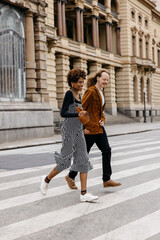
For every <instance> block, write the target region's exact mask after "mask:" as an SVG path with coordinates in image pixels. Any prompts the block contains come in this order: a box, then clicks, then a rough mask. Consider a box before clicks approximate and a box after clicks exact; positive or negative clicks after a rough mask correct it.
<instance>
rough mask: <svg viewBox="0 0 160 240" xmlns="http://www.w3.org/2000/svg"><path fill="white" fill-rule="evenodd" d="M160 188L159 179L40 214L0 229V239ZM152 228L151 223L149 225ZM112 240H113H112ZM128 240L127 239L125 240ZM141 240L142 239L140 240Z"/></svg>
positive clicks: (68, 219)
mask: <svg viewBox="0 0 160 240" xmlns="http://www.w3.org/2000/svg"><path fill="white" fill-rule="evenodd" d="M159 188H160V178H159V179H155V180H152V181H149V182H146V183H143V184H140V185H137V186H134V187H130V188H127V189H125V190H121V191H117V192H114V193H111V194H109V195H105V196H103V197H100V198H99V200H98V202H97V203H95V204H91V203H83V204H82V203H79V204H76V205H73V206H70V207H66V208H62V209H60V210H57V211H52V212H49V213H45V214H41V215H38V216H36V217H32V218H29V219H26V220H22V221H19V222H16V223H13V224H10V225H8V226H4V227H2V228H0V239H3V240H14V239H17V238H20V237H24V236H27V235H29V234H33V233H35V232H39V231H42V230H45V229H47V228H49V227H53V226H55V225H57V224H61V223H65V222H68V221H71V220H73V219H76V218H79V217H83V216H86V215H88V214H91V213H95V212H97V211H100V210H103V209H106V208H109V207H111V206H114V205H115V204H119V203H122V202H125V201H127V200H131V199H134V198H137V197H139V196H142V195H144V194H147V193H149V192H152V191H155V190H157V189H159ZM150 226H152V223H150ZM107 240H108V239H107ZM112 240H113V239H112ZM127 240H129V239H127ZM141 240H142V239H141Z"/></svg>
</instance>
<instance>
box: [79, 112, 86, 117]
mask: <svg viewBox="0 0 160 240" xmlns="http://www.w3.org/2000/svg"><path fill="white" fill-rule="evenodd" d="M86 114H87V112H86V111H81V112H79V114H78V116H79V117H82V116H84V115H86Z"/></svg>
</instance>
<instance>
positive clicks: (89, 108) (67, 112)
mask: <svg viewBox="0 0 160 240" xmlns="http://www.w3.org/2000/svg"><path fill="white" fill-rule="evenodd" d="M85 78H86V73H85V72H84V71H83V70H81V69H72V70H70V71H69V73H68V76H67V82H68V85H69V87H70V90H68V91H67V92H66V94H65V97H64V100H63V105H62V109H61V116H62V117H64V122H63V125H62V148H61V152H60V153H57V152H55V161H56V167H55V168H54V169H53V170H52V171H51V172H50V173H49V174H48V176H43V177H42V182H41V187H40V188H41V193H42V194H43V195H45V194H46V193H47V189H48V184H49V182H50V181H51V179H52V178H54V177H55V176H56V175H57V174H59V173H60V172H61V171H63V170H64V169H66V168H68V167H70V166H71V167H70V172H69V174H68V175H67V176H66V177H65V179H66V181H67V183H68V186H69V187H70V188H71V189H77V186H76V184H75V177H76V176H77V174H78V172H80V182H81V194H80V201H82V202H92V201H94V200H96V199H98V196H93V195H92V194H89V193H88V192H87V173H88V171H89V170H91V169H92V168H93V167H92V164H91V163H90V161H89V159H88V153H89V152H90V149H91V147H92V146H93V144H94V143H95V144H96V145H97V147H98V148H99V149H100V151H101V152H102V168H103V176H102V179H103V186H104V187H105V188H107V187H116V186H119V185H121V184H120V183H116V182H114V181H113V180H112V179H111V174H112V169H111V148H110V146H109V143H108V138H107V134H106V131H105V129H104V123H105V116H104V113H103V111H104V108H105V97H104V92H103V89H104V88H105V87H106V86H107V84H108V81H109V72H108V71H107V70H105V69H102V70H100V71H99V72H97V73H96V74H95V75H94V76H93V77H89V78H88V81H87V90H86V91H85V93H84V96H83V98H82V101H81V96H80V95H79V92H80V91H82V88H83V85H84V80H85ZM77 106H79V107H81V108H83V110H82V111H80V112H79V113H78V112H77ZM87 112H88V113H89V116H90V121H89V122H88V123H86V124H85V126H83V125H82V123H81V122H80V120H79V118H80V117H82V116H84V115H86V114H87ZM72 157H73V164H72V165H71V158H72Z"/></svg>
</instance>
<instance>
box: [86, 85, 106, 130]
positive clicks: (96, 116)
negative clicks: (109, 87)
mask: <svg viewBox="0 0 160 240" xmlns="http://www.w3.org/2000/svg"><path fill="white" fill-rule="evenodd" d="M103 94H104V92H103ZM82 107H83V109H84V110H85V111H87V112H88V113H89V117H90V121H89V122H88V123H87V124H86V125H85V128H86V129H87V130H89V131H90V133H89V134H99V133H103V129H102V127H101V126H100V125H99V121H100V120H102V121H104V122H105V115H104V113H103V111H104V108H105V105H104V106H103V107H102V97H101V94H100V92H99V91H98V89H97V88H96V86H95V85H94V86H92V87H90V88H88V89H87V90H86V91H85V93H84V95H83V97H82Z"/></svg>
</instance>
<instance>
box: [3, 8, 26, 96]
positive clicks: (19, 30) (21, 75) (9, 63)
mask: <svg viewBox="0 0 160 240" xmlns="http://www.w3.org/2000/svg"><path fill="white" fill-rule="evenodd" d="M24 19H25V18H24V14H23V13H20V12H19V11H18V10H17V9H15V8H13V7H11V6H7V5H3V6H1V7H0V98H1V99H3V98H5V99H6V98H8V99H19V98H21V99H24V98H25V92H26V83H25V33H24Z"/></svg>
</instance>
